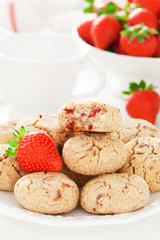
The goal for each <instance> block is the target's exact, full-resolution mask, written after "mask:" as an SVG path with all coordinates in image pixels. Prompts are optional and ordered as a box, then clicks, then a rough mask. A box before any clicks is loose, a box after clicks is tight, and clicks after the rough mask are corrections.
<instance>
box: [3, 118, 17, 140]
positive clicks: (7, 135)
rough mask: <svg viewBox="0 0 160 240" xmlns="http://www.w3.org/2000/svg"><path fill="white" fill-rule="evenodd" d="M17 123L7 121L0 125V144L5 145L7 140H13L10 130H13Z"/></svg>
mask: <svg viewBox="0 0 160 240" xmlns="http://www.w3.org/2000/svg"><path fill="white" fill-rule="evenodd" d="M17 122H18V121H16V120H13V121H8V122H5V123H3V124H0V144H7V143H8V140H9V139H14V137H13V135H12V129H13V128H15V126H16V124H17Z"/></svg>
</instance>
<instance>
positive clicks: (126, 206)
mask: <svg viewBox="0 0 160 240" xmlns="http://www.w3.org/2000/svg"><path fill="white" fill-rule="evenodd" d="M148 201H149V188H148V185H147V183H146V182H145V181H144V179H142V178H141V177H139V176H136V175H131V174H108V175H102V176H99V177H97V178H94V179H92V180H91V181H89V182H88V183H87V184H86V185H85V186H84V187H83V189H82V192H81V197H80V202H81V206H82V208H84V209H85V210H86V211H87V212H90V213H94V214H119V213H126V212H132V211H135V210H137V209H139V208H142V207H144V206H145V205H146V204H147V203H148Z"/></svg>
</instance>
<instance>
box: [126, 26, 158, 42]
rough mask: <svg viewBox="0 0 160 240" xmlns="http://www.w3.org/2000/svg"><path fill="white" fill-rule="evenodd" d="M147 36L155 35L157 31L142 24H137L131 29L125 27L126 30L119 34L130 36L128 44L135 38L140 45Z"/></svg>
mask: <svg viewBox="0 0 160 240" xmlns="http://www.w3.org/2000/svg"><path fill="white" fill-rule="evenodd" d="M149 34H152V35H156V34H158V31H157V30H155V29H152V28H149V27H147V26H145V25H144V24H137V25H135V26H132V27H128V26H126V29H125V30H123V31H122V32H121V35H123V36H130V39H129V42H130V43H132V42H133V40H134V39H135V38H137V39H138V41H139V42H140V43H144V42H145V39H147V38H149Z"/></svg>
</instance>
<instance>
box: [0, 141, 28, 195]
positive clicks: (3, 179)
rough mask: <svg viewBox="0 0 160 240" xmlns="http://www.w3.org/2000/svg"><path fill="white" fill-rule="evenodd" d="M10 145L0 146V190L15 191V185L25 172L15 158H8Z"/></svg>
mask: <svg viewBox="0 0 160 240" xmlns="http://www.w3.org/2000/svg"><path fill="white" fill-rule="evenodd" d="M8 147H9V145H7V144H0V190H3V191H13V190H14V185H15V183H16V182H17V181H18V179H19V178H21V177H22V176H24V175H25V174H26V172H24V171H23V170H22V169H21V167H20V166H19V164H18V162H17V160H16V157H15V156H8V155H7V153H6V150H7V149H8Z"/></svg>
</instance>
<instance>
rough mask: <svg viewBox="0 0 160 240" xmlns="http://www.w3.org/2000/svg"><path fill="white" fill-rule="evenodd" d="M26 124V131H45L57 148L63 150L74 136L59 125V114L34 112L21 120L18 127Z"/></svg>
mask: <svg viewBox="0 0 160 240" xmlns="http://www.w3.org/2000/svg"><path fill="white" fill-rule="evenodd" d="M21 126H24V127H25V129H26V131H29V132H37V131H38V132H44V133H46V134H47V135H48V136H49V137H50V138H51V139H52V141H53V142H54V144H55V146H56V148H57V150H58V151H59V152H61V151H62V147H63V145H64V143H65V142H66V141H67V140H68V139H69V138H70V137H72V136H73V133H71V132H65V131H64V130H63V129H62V128H61V127H60V125H59V123H58V119H57V116H54V115H49V114H45V113H42V114H33V115H31V116H28V117H26V118H24V119H22V120H20V121H19V122H18V123H17V125H16V129H17V130H20V128H21Z"/></svg>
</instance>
